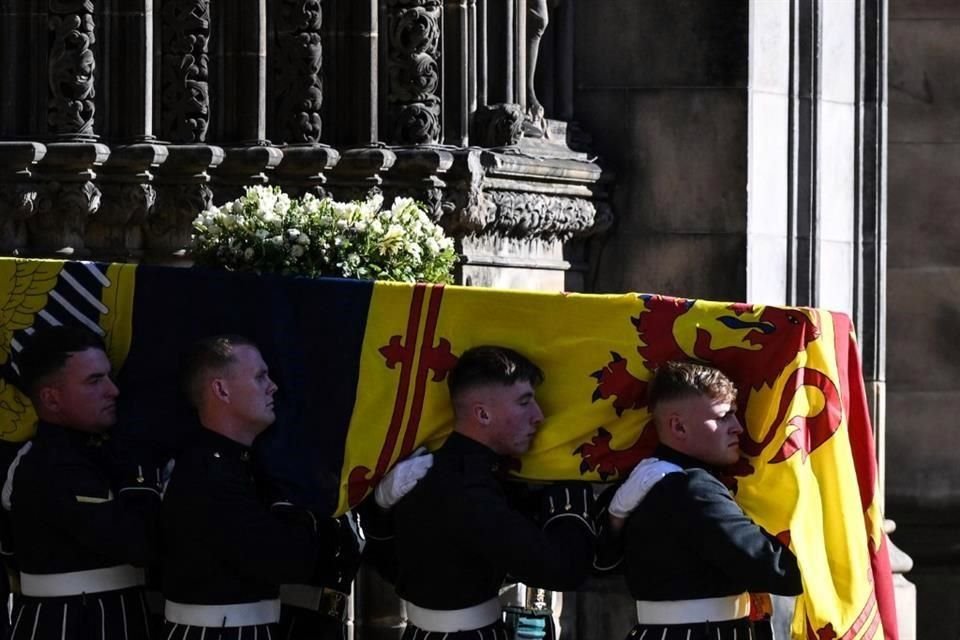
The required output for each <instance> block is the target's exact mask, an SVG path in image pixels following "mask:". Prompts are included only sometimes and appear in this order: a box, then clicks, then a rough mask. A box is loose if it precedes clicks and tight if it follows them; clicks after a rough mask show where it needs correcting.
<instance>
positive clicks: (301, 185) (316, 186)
mask: <svg viewBox="0 0 960 640" xmlns="http://www.w3.org/2000/svg"><path fill="white" fill-rule="evenodd" d="M281 151H282V152H283V158H282V159H281V160H280V164H278V165H277V166H276V168H274V170H273V174H272V175H271V176H270V183H271V184H275V185H279V186H280V188H281V189H283V191H284V192H285V193H288V194H290V196H292V197H301V196H303V195H304V194H306V193H312V194H313V195H315V196H316V197H318V198H325V197H326V196H328V195H330V194H329V193H327V186H326V185H327V181H328V179H329V178H328V174H329V172H330V171H331V170H332V169H333V168H334V167H336V166H337V163H338V162H339V161H340V152H339V151H337V150H336V149H334V148H333V147H328V146H326V145H323V144H294V145H288V146H285V147H282V148H281Z"/></svg>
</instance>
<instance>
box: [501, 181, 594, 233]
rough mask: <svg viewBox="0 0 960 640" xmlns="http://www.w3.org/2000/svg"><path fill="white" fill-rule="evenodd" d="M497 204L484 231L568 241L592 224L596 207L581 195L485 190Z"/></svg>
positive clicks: (589, 229)
mask: <svg viewBox="0 0 960 640" xmlns="http://www.w3.org/2000/svg"><path fill="white" fill-rule="evenodd" d="M486 195H487V197H488V198H489V199H490V201H491V202H492V203H493V204H494V205H495V206H496V209H497V214H496V217H495V220H494V222H493V224H492V225H490V226H489V227H488V228H487V229H484V231H486V232H488V233H497V234H500V235H503V236H507V237H515V238H522V237H536V238H546V239H559V240H567V239H569V238H570V237H572V236H574V235H584V234H587V233H589V232H591V230H592V229H593V227H594V224H595V221H596V216H597V209H596V206H595V205H594V203H593V201H591V200H586V199H584V198H568V197H563V196H548V195H544V194H542V193H524V192H519V191H488V192H487V194H486Z"/></svg>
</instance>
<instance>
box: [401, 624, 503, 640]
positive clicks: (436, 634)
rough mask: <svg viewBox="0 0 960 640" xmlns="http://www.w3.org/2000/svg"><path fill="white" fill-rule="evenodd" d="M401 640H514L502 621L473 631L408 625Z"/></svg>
mask: <svg viewBox="0 0 960 640" xmlns="http://www.w3.org/2000/svg"><path fill="white" fill-rule="evenodd" d="M400 640H512V638H510V633H509V632H508V631H507V627H506V626H505V625H504V624H503V623H502V622H500V621H497V622H494V623H493V624H490V625H487V626H485V627H480V628H479V629H474V630H472V631H451V632H449V633H445V632H443V631H424V630H423V629H421V628H420V627H417V626H416V625H414V624H411V623H409V622H408V623H407V628H406V629H405V630H404V632H403V637H402V638H401V639H400Z"/></svg>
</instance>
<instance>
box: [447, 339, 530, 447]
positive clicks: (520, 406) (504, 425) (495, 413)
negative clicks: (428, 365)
mask: <svg viewBox="0 0 960 640" xmlns="http://www.w3.org/2000/svg"><path fill="white" fill-rule="evenodd" d="M542 381H543V372H542V371H541V370H540V368H539V367H537V365H535V364H533V363H532V362H530V361H529V360H527V359H526V358H525V357H523V356H522V355H520V354H519V353H517V352H516V351H514V350H513V349H507V348H506V347H494V346H482V347H474V348H473V349H468V350H467V351H465V352H464V353H463V355H461V356H460V359H459V361H458V362H457V365H456V366H455V367H454V368H453V371H451V372H450V377H449V378H448V380H447V384H448V386H449V388H450V399H451V401H452V402H453V413H454V417H455V419H456V424H455V429H456V430H457V431H459V432H461V433H463V434H464V435H466V436H467V437H470V438H472V439H474V440H476V441H478V442H481V443H483V444H485V445H487V446H488V447H490V448H491V449H493V450H494V451H496V452H497V453H499V454H501V455H509V456H519V455H522V454H524V453H526V452H527V450H528V449H529V448H530V444H531V442H532V441H533V436H534V434H535V433H536V432H537V427H539V426H540V423H541V422H543V412H542V411H541V410H540V405H538V404H537V400H536V398H535V397H534V389H535V387H536V386H537V385H539V384H540V383H541V382H542Z"/></svg>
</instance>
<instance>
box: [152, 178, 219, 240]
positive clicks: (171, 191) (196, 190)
mask: <svg viewBox="0 0 960 640" xmlns="http://www.w3.org/2000/svg"><path fill="white" fill-rule="evenodd" d="M212 203H213V191H211V190H210V187H208V186H207V185H206V184H167V185H158V186H157V199H156V204H155V205H154V208H153V213H152V214H151V215H150V216H149V217H148V218H147V221H146V224H145V225H144V235H145V241H146V246H147V248H148V249H149V250H150V252H151V253H154V254H171V253H174V252H176V251H180V250H181V249H185V248H187V247H189V246H190V235H191V233H192V231H193V226H192V222H193V219H194V218H196V217H197V214H198V213H199V212H200V211H203V210H204V209H208V208H210V205H211V204H212Z"/></svg>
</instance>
